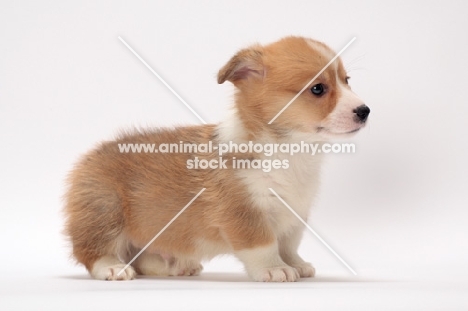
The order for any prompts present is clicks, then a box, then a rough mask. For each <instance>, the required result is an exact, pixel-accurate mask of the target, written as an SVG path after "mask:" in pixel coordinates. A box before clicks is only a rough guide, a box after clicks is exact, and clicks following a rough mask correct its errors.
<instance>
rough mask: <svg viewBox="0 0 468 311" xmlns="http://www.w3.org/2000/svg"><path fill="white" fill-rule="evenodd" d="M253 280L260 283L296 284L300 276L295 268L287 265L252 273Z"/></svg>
mask: <svg viewBox="0 0 468 311" xmlns="http://www.w3.org/2000/svg"><path fill="white" fill-rule="evenodd" d="M252 278H253V279H254V280H255V281H259V282H295V281H297V279H299V278H300V275H299V273H298V272H297V270H296V269H295V268H293V267H290V266H286V265H285V266H278V267H270V268H262V269H259V270H258V271H256V272H254V273H252Z"/></svg>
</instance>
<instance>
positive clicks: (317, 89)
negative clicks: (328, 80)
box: [310, 83, 325, 96]
mask: <svg viewBox="0 0 468 311" xmlns="http://www.w3.org/2000/svg"><path fill="white" fill-rule="evenodd" d="M310 91H311V92H312V94H314V95H316V96H321V95H323V93H325V86H324V85H323V84H322V83H319V84H316V85H314V86H312V87H311V88H310Z"/></svg>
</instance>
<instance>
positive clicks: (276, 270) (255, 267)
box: [235, 242, 300, 282]
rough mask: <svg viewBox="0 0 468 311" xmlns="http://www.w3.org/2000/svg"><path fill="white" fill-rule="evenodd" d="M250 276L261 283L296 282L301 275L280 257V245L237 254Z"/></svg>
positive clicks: (276, 244)
mask: <svg viewBox="0 0 468 311" xmlns="http://www.w3.org/2000/svg"><path fill="white" fill-rule="evenodd" d="M235 254H236V256H237V257H238V258H239V259H240V260H241V261H242V262H243V263H244V265H245V268H246V270H247V273H248V274H249V276H250V277H251V278H252V279H254V280H255V281H261V282H294V281H296V280H297V279H298V278H299V277H300V275H299V273H298V272H297V270H296V269H295V268H293V267H291V266H288V265H287V264H286V263H285V262H284V261H283V260H282V259H281V257H280V255H279V252H278V243H277V242H273V243H271V244H269V245H264V246H257V247H254V248H248V249H242V250H239V251H236V252H235Z"/></svg>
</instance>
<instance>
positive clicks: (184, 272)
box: [177, 262, 203, 276]
mask: <svg viewBox="0 0 468 311" xmlns="http://www.w3.org/2000/svg"><path fill="white" fill-rule="evenodd" d="M202 270H203V266H202V265H201V264H200V263H198V262H191V263H190V264H188V265H187V266H186V267H183V268H179V272H178V273H177V276H196V275H200V272H201V271H202Z"/></svg>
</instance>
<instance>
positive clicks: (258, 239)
mask: <svg viewBox="0 0 468 311" xmlns="http://www.w3.org/2000/svg"><path fill="white" fill-rule="evenodd" d="M222 217H223V219H224V224H225V225H224V226H223V227H224V228H223V233H224V236H225V237H226V238H227V240H228V242H229V243H230V244H231V246H232V248H233V249H234V254H235V255H236V256H237V257H238V258H239V259H240V260H241V261H242V262H243V263H244V265H245V269H246V271H247V273H248V274H249V276H250V277H251V278H252V279H254V280H255V281H261V282H294V281H296V280H297V279H298V278H299V277H300V276H299V273H298V272H297V270H296V269H295V268H293V267H291V266H288V265H287V264H286V263H285V262H284V261H283V260H282V259H281V256H280V253H279V248H278V241H277V237H276V236H275V234H274V232H273V230H272V229H271V227H270V224H269V222H268V220H267V218H266V217H265V215H264V214H263V213H262V212H261V211H258V210H255V209H254V208H249V207H244V206H240V207H236V208H231V209H229V210H227V211H226V213H224V214H223V216H222Z"/></svg>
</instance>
